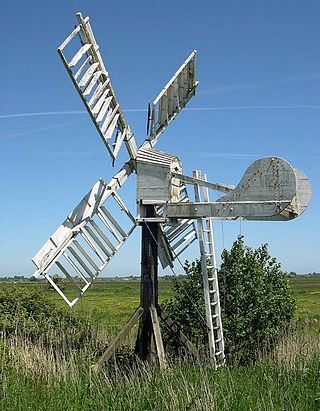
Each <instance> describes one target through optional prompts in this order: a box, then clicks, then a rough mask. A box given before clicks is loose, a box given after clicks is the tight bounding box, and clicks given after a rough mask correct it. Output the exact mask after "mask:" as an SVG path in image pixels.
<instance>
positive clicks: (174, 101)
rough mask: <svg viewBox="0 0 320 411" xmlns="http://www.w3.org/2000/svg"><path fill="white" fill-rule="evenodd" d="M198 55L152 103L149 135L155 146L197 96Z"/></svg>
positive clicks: (192, 54)
mask: <svg viewBox="0 0 320 411" xmlns="http://www.w3.org/2000/svg"><path fill="white" fill-rule="evenodd" d="M196 53H197V51H196V50H194V51H193V52H192V53H191V54H190V56H189V57H188V58H187V59H186V60H185V61H184V63H183V64H182V65H181V67H180V68H179V69H178V70H177V71H176V73H175V74H174V76H173V77H172V78H171V79H170V81H169V82H168V83H167V85H166V86H165V87H164V88H163V90H162V91H161V93H160V94H159V95H158V97H157V98H156V99H155V100H154V101H153V102H152V103H151V109H150V111H151V112H150V114H148V124H149V119H150V127H149V126H148V129H149V135H150V140H151V142H152V144H153V145H154V144H155V143H156V141H157V138H158V137H159V135H160V134H161V133H162V132H163V131H164V129H165V128H166V127H167V126H168V125H169V124H170V123H171V121H172V120H174V119H175V117H176V116H177V114H178V113H179V112H180V111H181V110H182V109H183V107H185V105H186V104H187V103H188V101H189V100H190V99H191V97H193V96H194V95H195V92H196V88H197V85H198V84H199V82H198V81H196V80H195V64H196Z"/></svg>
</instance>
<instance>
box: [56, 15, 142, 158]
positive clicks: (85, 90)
mask: <svg viewBox="0 0 320 411" xmlns="http://www.w3.org/2000/svg"><path fill="white" fill-rule="evenodd" d="M77 18H78V22H79V25H78V26H77V28H76V29H75V30H74V31H73V32H72V33H71V35H70V36H68V38H67V39H66V41H65V42H63V43H62V45H61V46H60V47H59V48H58V53H59V55H60V57H61V59H62V62H63V64H64V66H65V68H66V69H67V71H68V74H69V76H70V78H71V80H72V82H73V84H74V86H75V87H76V89H77V91H78V93H79V95H80V97H81V99H82V101H83V103H84V104H85V107H86V109H87V111H88V113H89V115H90V118H91V120H92V121H93V123H94V126H95V127H96V129H97V131H98V133H99V135H100V137H101V138H102V141H103V143H104V145H105V147H106V148H107V150H108V152H109V154H110V156H111V159H112V160H113V161H114V160H115V159H116V157H117V156H118V154H119V151H120V149H121V146H122V143H123V141H125V142H126V143H125V146H126V148H127V150H128V153H129V156H130V158H131V159H132V160H134V159H135V157H134V156H136V155H137V149H136V144H135V142H134V136H133V134H132V133H130V135H128V136H127V137H128V139H127V140H125V136H126V134H125V133H124V130H125V129H127V127H128V125H127V123H126V120H125V118H124V115H123V113H122V111H121V109H120V106H119V103H118V101H117V98H116V95H115V92H114V90H113V87H112V84H111V81H110V78H109V74H108V72H107V70H106V68H105V66H104V63H103V60H102V58H101V55H100V52H99V46H98V45H97V42H96V40H95V37H94V34H93V32H92V29H91V26H90V22H89V19H88V18H85V19H83V17H82V15H81V13H77ZM76 34H78V35H79V36H78V37H80V40H81V42H80V44H81V43H82V46H81V47H80V49H79V50H78V51H77V53H76V54H75V55H74V57H73V58H72V59H71V61H70V62H69V63H68V62H67V60H66V58H65V55H64V48H65V47H66V46H67V45H68V44H69V43H70V42H71V41H73V42H75V41H76V39H77V37H76ZM84 56H85V58H84ZM83 60H84V61H83ZM89 62H90V64H89ZM78 63H79V64H81V65H80V68H79V69H78V70H77V71H74V67H75V66H76V65H78ZM84 70H86V72H85V74H84V75H83V76H82V78H81V80H79V78H80V76H81V74H82V73H83V71H84ZM106 87H107V88H108V89H109V90H108V91H107V92H106ZM110 108H111V109H112V112H110ZM114 119H116V120H114ZM113 120H114V121H113ZM101 122H102V124H101ZM109 127H110V129H109ZM115 128H117V129H118V130H119V131H120V133H121V134H120V136H119V138H117V137H116V135H114V137H113V131H114V130H115ZM120 137H121V138H120ZM113 138H114V139H116V140H114V139H113Z"/></svg>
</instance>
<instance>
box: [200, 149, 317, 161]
mask: <svg viewBox="0 0 320 411" xmlns="http://www.w3.org/2000/svg"><path fill="white" fill-rule="evenodd" d="M198 155H199V156H201V157H204V158H217V159H225V160H229V159H230V160H256V159H258V158H263V157H270V156H272V154H266V153H264V154H261V153H260V154H259V153H253V154H249V153H214V152H207V151H206V152H201V153H198ZM286 156H287V157H290V158H304V159H308V160H319V158H320V156H307V155H299V154H288V153H287V154H286ZM277 157H278V156H277ZM280 157H281V156H280Z"/></svg>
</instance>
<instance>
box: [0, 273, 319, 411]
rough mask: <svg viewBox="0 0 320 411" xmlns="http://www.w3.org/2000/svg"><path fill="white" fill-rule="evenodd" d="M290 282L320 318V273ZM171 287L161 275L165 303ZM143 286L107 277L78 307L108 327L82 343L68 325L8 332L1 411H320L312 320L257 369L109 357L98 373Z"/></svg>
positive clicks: (305, 308) (1, 351)
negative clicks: (160, 364) (73, 340)
mask: <svg viewBox="0 0 320 411" xmlns="http://www.w3.org/2000/svg"><path fill="white" fill-rule="evenodd" d="M291 285H292V293H293V294H294V296H295V297H296V301H297V314H296V315H297V318H309V319H312V320H313V319H317V318H318V319H319V318H320V299H319V294H320V279H319V278H297V279H292V280H291ZM0 286H1V284H0ZM22 286H23V287H34V286H36V287H40V288H41V289H42V292H43V293H44V294H45V295H47V296H49V298H50V300H52V301H54V302H55V303H57V305H58V306H61V307H63V306H65V303H64V302H63V301H62V300H61V299H60V297H59V296H57V294H56V293H55V292H54V291H53V290H50V289H49V288H48V286H47V285H44V284H37V285H34V283H30V282H28V283H25V284H22ZM171 286H172V281H170V280H162V281H160V284H159V296H160V301H163V300H164V299H166V298H169V297H170V296H172V291H171ZM139 287H140V285H139V282H138V281H133V280H132V281H120V280H108V281H101V282H98V283H96V284H95V285H94V286H93V287H92V288H91V289H90V290H88V291H87V293H86V295H85V297H84V298H83V299H82V300H81V301H80V302H79V303H78V305H77V306H76V307H75V308H74V309H73V311H74V312H75V314H77V315H79V316H80V317H85V318H86V319H87V320H88V321H90V322H92V324H95V325H96V326H97V327H98V328H99V327H100V328H101V329H103V330H104V332H103V333H101V332H100V333H99V332H98V333H96V334H94V335H93V337H92V339H90V340H89V341H86V342H85V343H83V344H81V346H80V348H79V347H78V348H74V347H72V346H71V345H70V338H69V337H70V336H69V335H68V330H66V329H61V330H59V329H54V330H53V334H52V336H53V338H51V337H50V338H42V337H43V336H41V338H37V339H30V336H29V335H28V334H27V333H25V334H24V331H23V330H19V333H14V334H11V335H6V333H4V332H2V333H1V332H0V336H1V338H0V365H1V367H0V410H3V411H7V410H8V411H12V410H13V411H14V410H22V411H24V410H32V411H38V410H39V411H42V410H43V411H44V410H50V411H55V410H57V411H60V410H61V411H62V410H63V411H69V410H70V411H71V410H72V411H86V410H88V411H89V410H90V411H91V410H97V411H106V410H110V411H117V410H119V411H120V410H121V411H123V410H134V411H135V410H137V411H138V410H141V411H143V410H152V411H157V410H159V411H160V410H161V411H162V410H169V411H171V410H174V411H176V410H177V411H180V410H181V411H185V410H203V411H208V410H234V411H242V410H243V411H247V410H254V411H256V410H265V411H269V410H292V411H313V410H315V411H316V410H318V411H319V410H320V355H319V353H320V327H319V322H317V323H315V322H314V321H313V322H310V321H303V322H301V323H300V329H299V330H298V332H296V333H294V334H288V335H287V336H284V337H283V339H282V340H281V341H280V342H279V344H278V345H277V346H276V347H275V348H274V350H273V351H271V352H268V353H262V355H261V359H260V360H259V361H258V363H257V364H255V365H254V366H247V367H240V366H232V367H228V368H220V369H218V370H214V369H212V368H211V367H210V366H209V365H208V364H202V365H201V366H200V365H197V364H191V363H189V362H186V361H184V360H183V359H179V360H178V361H176V362H172V363H170V364H169V368H168V369H167V370H166V371H165V372H160V370H159V369H158V368H157V367H154V368H153V369H146V368H145V366H142V364H140V365H139V364H138V365H136V366H135V367H133V368H124V369H123V368H122V369H121V368H119V367H118V366H116V365H112V364H111V365H109V366H108V367H105V369H104V371H103V372H102V373H101V374H99V375H95V374H93V373H92V372H91V371H90V365H92V364H93V363H94V362H95V361H96V360H97V359H98V358H99V356H100V354H101V349H103V347H104V346H105V344H106V343H107V342H108V341H109V340H110V338H111V337H112V335H114V334H115V333H116V332H117V331H118V330H119V328H121V327H122V325H123V324H124V323H125V322H126V321H127V320H128V318H129V317H130V315H131V313H132V311H133V310H134V309H135V308H136V307H137V306H138V304H139ZM133 334H134V333H133ZM134 338H135V336H133V337H132V338H131V340H130V341H127V343H130V342H131V343H132V341H133V340H132V339H134ZM57 339H58V341H59V344H58V345H57Z"/></svg>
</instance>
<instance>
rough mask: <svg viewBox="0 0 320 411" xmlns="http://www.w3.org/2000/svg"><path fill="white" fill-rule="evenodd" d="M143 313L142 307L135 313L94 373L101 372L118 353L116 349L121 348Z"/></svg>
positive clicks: (96, 366)
mask: <svg viewBox="0 0 320 411" xmlns="http://www.w3.org/2000/svg"><path fill="white" fill-rule="evenodd" d="M142 313H143V308H142V307H139V308H137V310H136V311H135V312H134V313H133V315H132V316H131V318H130V320H129V321H128V322H127V324H126V325H125V326H124V327H123V328H122V330H121V331H120V332H119V334H118V335H117V336H116V337H115V338H114V339H113V340H112V341H111V343H110V344H109V347H108V348H107V350H106V351H105V352H104V353H103V354H102V356H101V358H100V360H99V361H98V362H97V363H96V364H94V365H93V366H92V367H91V369H92V370H93V371H95V372H99V371H100V370H101V368H102V366H103V364H104V363H105V362H106V361H108V360H109V359H110V358H111V357H112V356H113V355H114V353H115V352H116V349H117V348H118V347H119V345H120V344H121V343H122V341H123V340H124V339H125V338H126V336H127V335H128V334H129V332H130V331H131V329H132V327H133V326H134V325H135V324H136V322H137V321H138V320H139V318H140V317H141V315H142Z"/></svg>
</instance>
